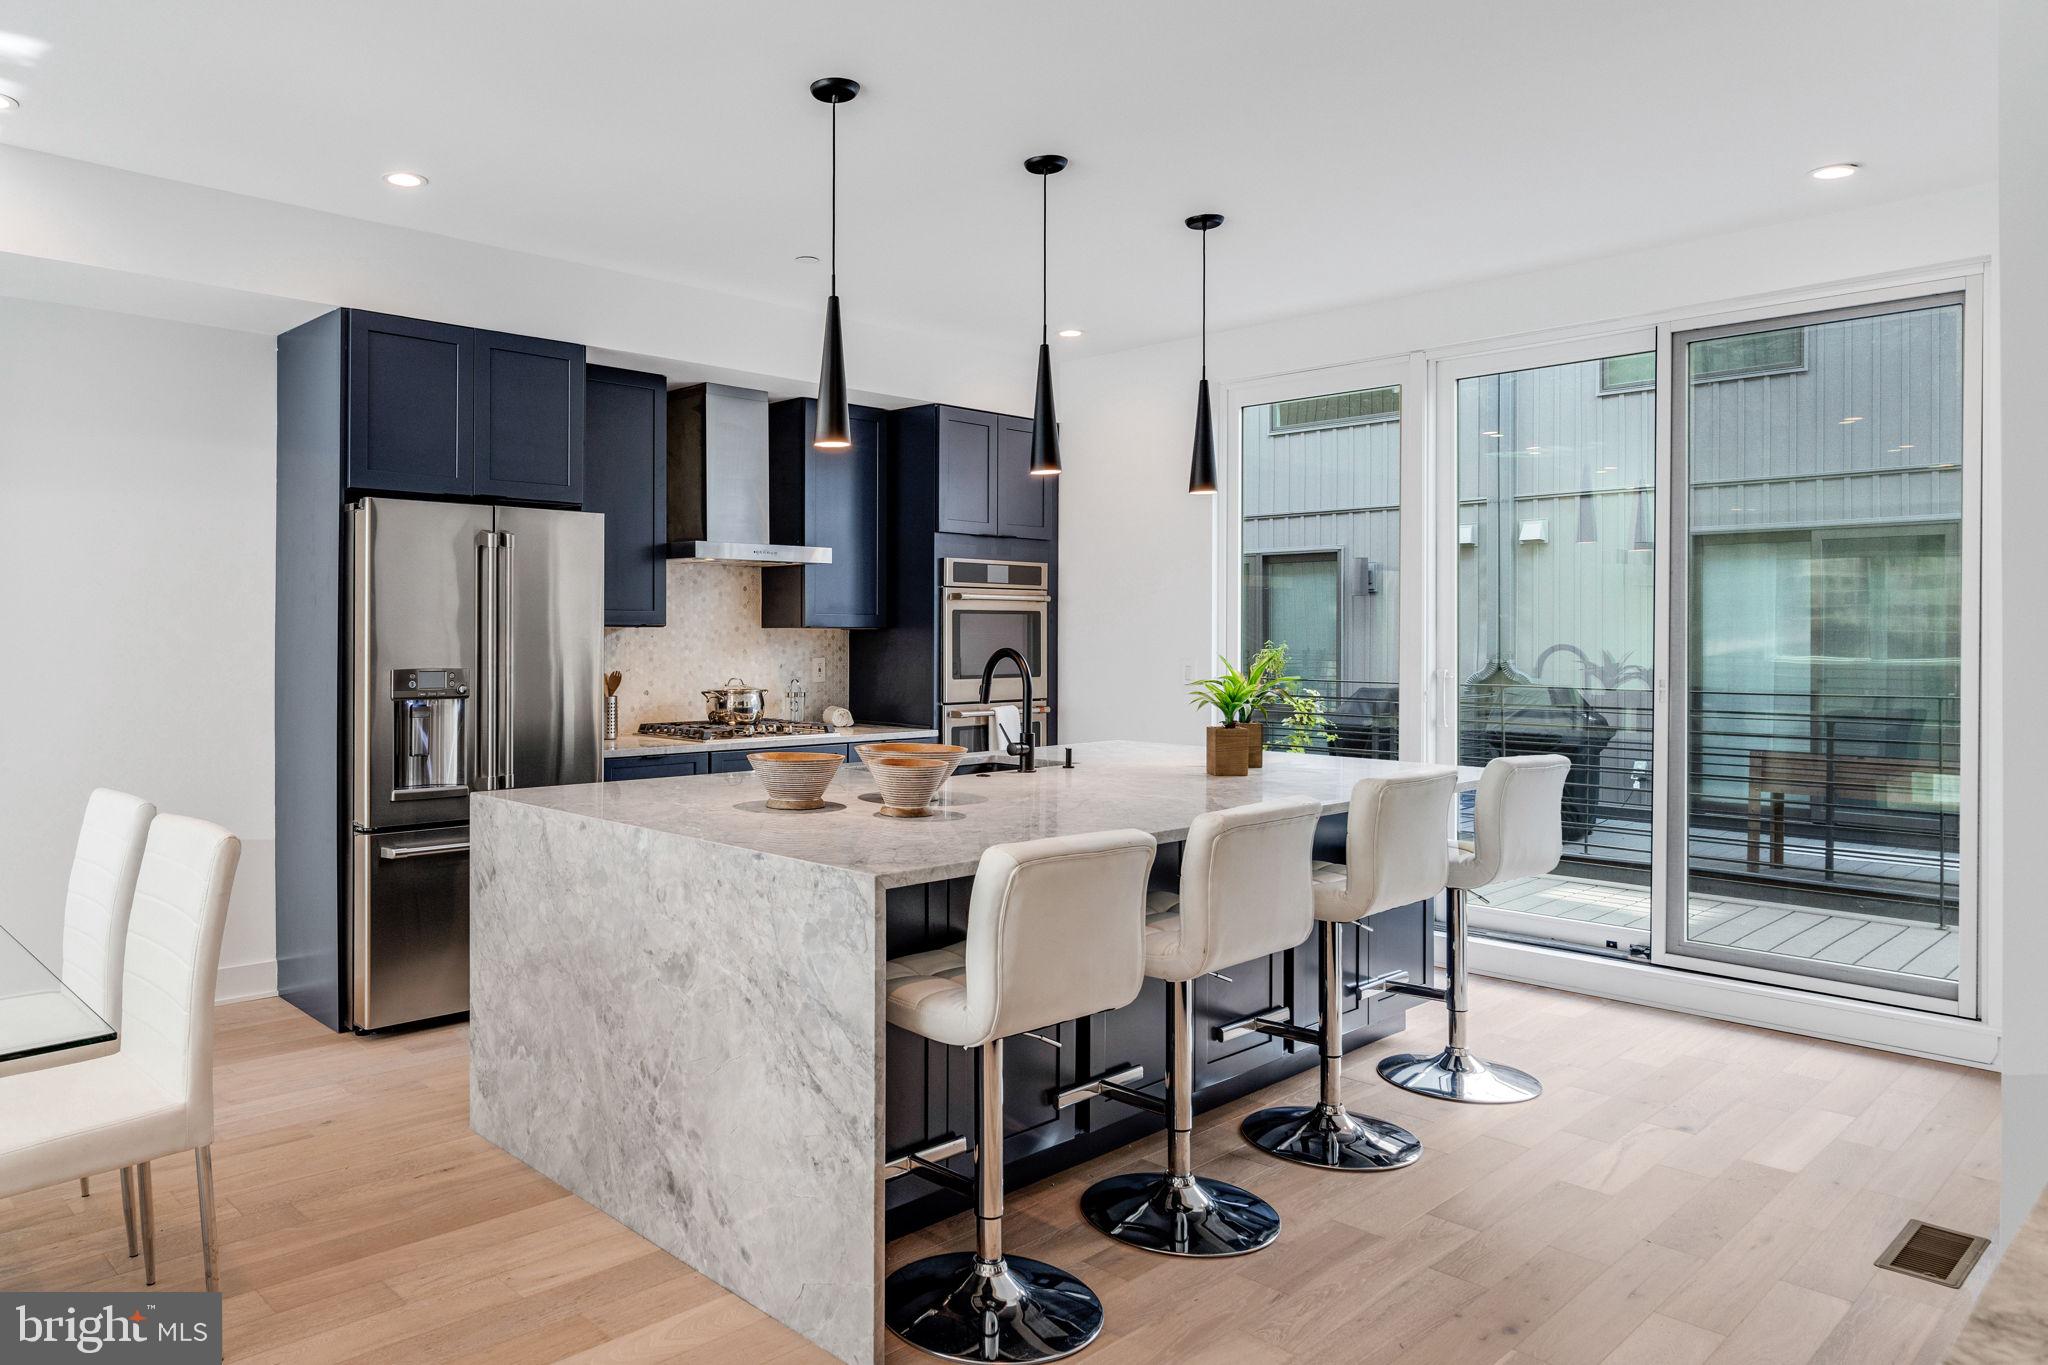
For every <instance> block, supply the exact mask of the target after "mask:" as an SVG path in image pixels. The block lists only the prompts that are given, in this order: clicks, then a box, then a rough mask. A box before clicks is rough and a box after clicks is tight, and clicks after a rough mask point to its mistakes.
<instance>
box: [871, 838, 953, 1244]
mask: <svg viewBox="0 0 2048 1365" xmlns="http://www.w3.org/2000/svg"><path fill="white" fill-rule="evenodd" d="M973 889H974V883H973V881H972V879H969V878H962V879H959V880H956V881H950V882H932V883H928V884H925V885H919V886H899V887H894V888H892V889H891V890H890V891H889V892H888V898H887V900H886V902H885V905H884V910H883V914H884V917H885V919H886V921H887V923H886V931H887V933H888V945H889V946H888V952H889V956H891V957H907V956H909V955H910V954H912V953H922V952H928V951H930V950H932V949H934V948H945V947H950V946H951V945H953V944H956V943H958V942H960V940H961V939H962V938H964V937H966V934H967V900H968V897H969V895H971V894H972V892H973ZM884 1034H885V1036H884V1039H883V1065H884V1068H885V1071H886V1081H887V1085H886V1090H885V1098H884V1101H883V1112H884V1117H885V1122H886V1128H885V1134H884V1143H885V1145H886V1147H887V1149H888V1152H889V1154H890V1155H891V1156H892V1157H893V1156H897V1155H900V1154H902V1153H904V1152H908V1151H913V1150H915V1149H916V1148H919V1147H925V1146H929V1145H930V1144H932V1143H934V1142H938V1141H940V1140H941V1139H943V1138H947V1137H964V1138H968V1139H970V1140H971V1139H972V1138H973V1136H974V1079H975V1073H974V1059H973V1057H972V1056H970V1055H969V1054H968V1052H967V1050H966V1049H964V1048H957V1047H946V1046H943V1045H942V1044H939V1043H934V1042H932V1041H931V1040H930V1039H928V1038H925V1037H922V1036H920V1035H918V1034H915V1033H912V1032H910V1031H909V1030H908V1029H900V1028H897V1027H895V1026H894V1025H890V1026H888V1027H887V1028H886V1029H885V1031H884ZM946 1164H947V1165H949V1166H951V1167H953V1168H954V1169H955V1170H958V1171H960V1172H961V1173H962V1174H968V1173H971V1172H972V1170H973V1169H974V1163H973V1161H972V1159H971V1158H968V1157H956V1158H954V1159H953V1160H951V1161H949V1162H947V1163H946ZM929 1193H930V1188H929V1187H928V1186H926V1185H925V1184H924V1183H923V1182H922V1181H917V1180H898V1181H895V1182H893V1183H892V1184H891V1185H890V1187H889V1195H890V1202H891V1203H892V1204H893V1203H900V1202H904V1201H905V1200H906V1199H908V1198H913V1197H916V1196H920V1195H928V1194H929Z"/></svg>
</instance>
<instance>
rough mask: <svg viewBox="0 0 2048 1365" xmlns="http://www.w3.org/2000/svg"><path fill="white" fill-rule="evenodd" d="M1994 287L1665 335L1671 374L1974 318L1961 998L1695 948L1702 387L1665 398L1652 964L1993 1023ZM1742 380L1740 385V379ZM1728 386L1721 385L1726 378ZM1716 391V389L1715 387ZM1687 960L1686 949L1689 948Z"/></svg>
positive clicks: (1923, 292)
mask: <svg viewBox="0 0 2048 1365" xmlns="http://www.w3.org/2000/svg"><path fill="white" fill-rule="evenodd" d="M1982 286H1983V277H1982V276H1981V275H1975V274H1972V275H1967V276H1964V277H1961V278H1955V277H1948V278H1943V277H1938V276H1937V277H1934V278H1922V279H1917V280H1914V281H1911V282H1908V283H1902V284H1898V285H1894V286H1890V287H1885V288H1877V289H1870V290H1864V291H1857V292H1854V293H1845V294H1838V295H1835V296H1832V297H1822V298H1809V299H1807V300H1805V301H1804V302H1800V301H1791V300H1786V301H1780V302H1778V303H1776V304H1770V305H1758V306H1756V307H1752V308H1747V309H1742V310H1735V311H1729V312H1725V313H1719V314H1713V315H1707V316H1701V317H1696V318H1684V319H1675V320H1673V321H1670V322H1666V323H1664V324H1662V325H1660V326H1659V328H1658V352H1659V356H1660V360H1659V368H1660V371H1661V372H1665V373H1672V374H1688V375H1689V370H1688V369H1687V367H1686V364H1685V362H1686V358H1687V357H1686V350H1685V348H1686V347H1687V346H1688V345H1691V344H1693V343H1694V342H1698V341H1702V340H1713V339H1715V338H1716V337H1719V336H1739V335H1742V334H1744V333H1746V332H1753V331H1775V330H1783V328H1782V327H1773V326H1771V325H1770V324H1772V323H1774V322H1777V323H1796V324H1797V325H1799V326H1801V327H1802V328H1803V327H1806V326H1812V325H1815V324H1820V323H1828V322H1838V321H1846V320H1849V319H1852V318H1857V317H1871V316H1877V315H1881V314H1886V313H1898V312H1910V311H1914V310H1916V309H1920V308H1935V307H1944V306H1948V305H1951V304H1953V305H1959V306H1960V307H1961V309H1962V366H1963V373H1962V396H1961V404H1962V422H1963V433H1962V452H1961V453H1962V461H1961V463H1962V467H1963V471H1964V480H1965V482H1964V490H1963V499H1962V510H1961V517H1960V522H1961V527H1960V552H1961V563H1960V570H1961V578H1962V601H1961V604H1960V610H1961V621H1962V651H1961V660H1960V662H1961V668H1962V680H1961V687H1960V689H1959V693H1958V705H1959V710H1960V713H1961V719H1962V736H1961V750H1962V752H1961V779H1960V784H1959V785H1960V790H1961V793H1962V800H1961V801H1960V803H1959V810H1958V817H1957V869H1956V879H1957V880H1956V885H1957V892H1956V911H1957V938H1958V941H1957V949H1958V953H1959V955H1960V957H1961V960H1962V970H1959V971H1958V973H1957V976H1956V981H1955V985H1956V994H1955V996H1954V998H1952V999H1951V998H1947V997H1946V996H1945V995H1944V994H1942V993H1939V992H1938V990H1926V991H1922V990H1918V989H1902V988H1901V984H1903V983H1899V978H1898V975H1897V974H1896V973H1882V974H1880V973H1876V972H1873V971H1869V970H1864V969H1858V968H1854V967H1839V966H1836V965H1835V964H1826V963H1818V962H1808V963H1807V964H1806V966H1805V969H1804V970H1801V971H1796V972H1795V971H1789V970H1783V969H1779V968H1773V967H1770V966H1766V965H1761V964H1760V962H1759V961H1758V959H1759V958H1764V957H1767V956H1768V955H1767V954H1759V953H1755V952H1742V953H1738V952H1736V951H1734V950H1732V949H1723V948H1719V947H1718V946H1717V945H1712V944H1696V943H1688V942H1687V940H1686V938H1685V929H1686V924H1687V914H1688V909H1689V906H1688V899H1687V887H1688V879H1687V868H1688V866H1689V863H1690V856H1689V852H1688V850H1687V848H1686V843H1685V833H1686V831H1687V829H1688V823H1687V821H1688V815H1689V808H1688V805H1687V803H1688V801H1689V797H1690V785H1691V784H1690V778H1689V774H1690V771H1691V768H1690V763H1691V755H1690V752H1689V750H1688V748H1687V744H1688V738H1689V737H1688V735H1687V734H1685V733H1682V732H1683V731H1685V730H1686V728H1687V726H1688V725H1689V724H1690V720H1691V718H1690V716H1689V714H1688V713H1687V711H1686V708H1685V702H1684V699H1685V698H1686V697H1687V696H1689V695H1690V688H1691V685H1692V679H1691V674H1692V649H1691V644H1690V632H1691V631H1692V629H1693V619H1692V601H1691V590H1692V589H1691V578H1690V574H1691V545H1690V540H1689V538H1688V537H1689V534H1690V525H1689V521H1688V517H1689V513H1688V511H1687V509H1688V508H1689V506H1690V503H1691V501H1692V485H1691V483H1690V481H1689V473H1688V452H1687V443H1686V417H1687V410H1688V404H1687V403H1686V402H1684V401H1681V397H1682V396H1683V397H1689V396H1690V394H1691V391H1692V389H1693V387H1694V384H1693V383H1692V382H1690V380H1689V381H1688V382H1687V383H1686V384H1684V385H1681V386H1668V387H1666V388H1664V389H1662V390H1660V392H1659V395H1658V417H1659V422H1658V427H1659V430H1658V447H1659V449H1658V486H1659V487H1665V488H1670V489H1672V490H1674V492H1673V494H1672V496H1669V497H1665V498H1660V499H1658V524H1657V539H1658V545H1659V547H1660V549H1659V554H1660V555H1661V556H1662V564H1661V566H1660V569H1659V572H1658V574H1657V596H1658V601H1657V617H1656V620H1657V645H1656V649H1657V659H1658V663H1659V673H1658V684H1657V695H1656V698H1655V704H1656V722H1655V738H1656V746H1655V757H1654V759H1653V764H1654V770H1655V771H1657V772H1660V773H1671V774H1675V775H1677V777H1676V780H1673V781H1669V782H1666V783H1663V784H1661V785H1662V786H1663V791H1662V792H1661V793H1660V795H1659V797H1658V799H1657V800H1656V802H1655V803H1654V805H1653V810H1652V824H1653V828H1652V834H1651V838H1652V843H1653V847H1655V848H1657V849H1658V850H1660V852H1659V855H1658V856H1656V857H1654V858H1653V859H1652V864H1651V902H1652V905H1651V913H1652V915H1653V916H1655V917H1656V920H1657V931H1656V933H1655V934H1653V936H1652V939H1651V961H1652V962H1653V963H1654V964H1655V965H1658V966H1663V967H1672V968H1676V969H1679V970H1682V971H1687V972H1692V973H1705V974H1709V975H1712V976H1718V977H1723V978H1727V979H1732V980H1736V981H1748V982H1755V983H1758V984H1763V985H1772V986H1785V987H1790V988H1792V989H1794V990H1797V991H1801V992H1805V993H1807V994H1810V995H1814V996H1833V997H1837V998H1840V999H1842V1000H1845V1001H1852V1002H1853V1001H1862V1002H1867V1003H1869V1004H1877V1005H1891V1006H1901V1007H1904V1008H1906V1009H1909V1010H1913V1011H1917V1012H1920V1013H1922V1014H1925V1015H1953V1016H1957V1017H1959V1018H1963V1019H1978V1018H1985V1017H1987V1011H1986V1010H1985V1009H1984V1001H1985V987H1986V983H1985V981H1984V980H1983V974H1984V964H1985V963H1986V962H1987V961H1989V960H1990V959H1989V958H1987V957H1986V956H1985V953H1984V943H1985V940H1986V933H1985V925H1984V918H1985V915H1984V904H1985V902H1984V898H1983V894H1982V852H1983V850H1982V845H1981V832H1980V831H1981V826H1982V816H1981V807H1982V790H1983V787H1982V783H1983V772H1984V754H1983V748H1982V734H1981V730H1982V724H1981V719H1980V713H1981V710H1982V703H1983V691H1982V677H1981V674H1982V662H1983V660H1982V651H1983V641H1982V611H1983V607H1982V593H1981V579H1982V574H1983V558H1982V555H1983V547H1982V506H1983V498H1984V489H1985V485H1986V483H1987V481H1988V478H1987V470H1986V468H1985V448H1984V440H1983V344H1984V339H1983V309H1984V303H1983V293H1982ZM1729 377H1735V376H1729ZM1716 378H1719V377H1718V376H1717V377H1716ZM1704 382H1715V381H1714V380H1708V381H1704ZM1681 946H1682V947H1683V949H1684V950H1683V951H1680V947H1681Z"/></svg>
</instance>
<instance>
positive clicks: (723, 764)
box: [710, 744, 846, 773]
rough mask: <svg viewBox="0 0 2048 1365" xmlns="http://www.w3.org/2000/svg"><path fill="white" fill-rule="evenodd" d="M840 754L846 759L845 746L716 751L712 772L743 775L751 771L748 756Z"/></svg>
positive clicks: (796, 745)
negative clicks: (767, 754) (768, 754)
mask: <svg viewBox="0 0 2048 1365" xmlns="http://www.w3.org/2000/svg"><path fill="white" fill-rule="evenodd" d="M761 753H778V754H838V755H839V756H840V757H841V758H844V757H846V746H845V745H844V744H764V745H762V746H761V747H760V748H758V749H714V750H712V752H711V755H710V758H711V771H712V772H715V773H743V772H747V771H750V768H749V765H748V763H747V755H748V754H761Z"/></svg>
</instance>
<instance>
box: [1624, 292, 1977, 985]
mask: <svg viewBox="0 0 2048 1365" xmlns="http://www.w3.org/2000/svg"><path fill="white" fill-rule="evenodd" d="M1966 321H1967V320H1966V316H1965V308H1964V300H1963V297H1962V296H1961V295H1942V296H1937V297H1932V298H1916V299H1904V300H1899V301H1894V302H1884V303H1877V304H1871V305H1868V306H1863V307H1857V308H1851V309H1843V310H1837V311H1834V312H1828V313H1817V314H1811V315H1806V316H1800V317H1789V318H1774V319H1770V320H1769V321H1767V322H1745V323H1736V324H1732V325H1729V326H1723V327H1715V328H1710V329H1703V330H1698V331H1692V332H1681V333H1678V334H1677V335H1675V336H1674V337H1673V338H1672V340H1671V344H1670V347H1669V350H1668V355H1669V358H1670V359H1669V364H1670V367H1671V369H1672V370H1673V371H1674V373H1676V374H1677V375H1680V376H1682V383H1680V384H1678V385H1677V386H1676V391H1675V392H1674V393H1673V394H1672V396H1671V397H1672V405H1671V416H1672V443H1671V444H1672V471H1673V472H1672V479H1673V482H1674V484H1676V485H1678V486H1682V487H1683V488H1684V489H1685V493H1686V496H1685V497H1684V499H1683V500H1682V501H1681V502H1680V504H1679V505H1678V506H1677V507H1675V508H1674V509H1673V511H1674V517H1675V522H1674V527H1675V530H1676V535H1675V536H1674V542H1675V544H1674V549H1675V551H1676V552H1675V553H1674V554H1673V555H1672V557H1671V564H1670V575H1671V577H1670V593H1669V597H1670V601H1671V607H1672V628H1671V637H1670V641H1669V648H1670V649H1671V650H1672V652H1673V654H1674V659H1673V663H1674V665H1675V672H1674V677H1675V679H1677V680H1680V681H1682V686H1676V685H1675V688H1674V692H1673V695H1672V698H1671V706H1672V715H1673V718H1674V722H1675V724H1674V729H1673V740H1674V744H1675V753H1674V758H1675V759H1676V760H1677V762H1678V763H1679V764H1680V765H1681V767H1682V771H1683V773H1684V781H1683V782H1682V783H1674V784H1671V790H1670V792H1669V793H1668V796H1667V801H1668V805H1667V809H1666V819H1665V822H1664V823H1665V829H1666V832H1667V838H1668V840H1669V841H1670V842H1671V844H1672V846H1673V850H1674V857H1673V859H1672V874H1671V877H1670V879H1669V882H1668V884H1667V890H1666V894H1665V907H1664V909H1665V914H1664V918H1663V922H1662V926H1661V927H1662V932H1661V934H1660V936H1659V943H1658V956H1659V959H1660V960H1664V961H1668V962H1670V963H1672V964H1673V965H1684V966H1691V967H1695V968H1699V969H1702V970H1712V971H1717V972H1720V973H1723V974H1733V975H1745V976H1752V977H1756V978H1759V979H1764V980H1773V981H1782V982H1790V983H1794V984H1801V985H1806V986H1809V987H1812V988H1815V989H1821V990H1825V991H1829V992H1831V993H1837V994H1850V995H1859V996H1863V997H1866V998H1872V999H1880V1000H1892V1001H1897V1002H1901V1003H1918V1004H1921V1005H1922V1006H1923V1007H1933V1008H1943V1007H1946V1008H1948V1009H1952V1010H1962V1009H1964V1008H1965V1006H1966V1005H1968V1004H1970V1003H1971V999H1970V993H1971V992H1973V990H1974V979H1973V978H1974V971H1973V963H1974V947H1975V940H1974V923H1975V920H1974V915H1973V914H1971V913H1970V911H1971V904H1972V903H1971V899H1970V897H1969V895H1968V894H1967V893H1968V887H1967V885H1966V878H1967V875H1968V872H1969V869H1968V867H1967V866H1966V859H1965V853H1966V851H1967V849H1968V837H1969V829H1970V822H1971V821H1972V820H1973V819H1974V812H1973V810H1972V809H1971V803H1970V800H1969V793H1970V791H1971V789H1972V786H1973V783H1974V771H1975V765H1974V754H1973V749H1974V744H1973V742H1972V737H1973V734H1974V719H1973V712H1974V707H1973V706H1972V705H1971V704H1970V701H1969V699H1970V698H1971V697H1972V696H1973V695H1974V678H1975V668H1974V658H1975V648H1974V631H1973V625H1972V622H1973V620H1974V610H1973V609H1972V608H1973V606H1974V598H1973V588H1972V583H1973V578H1974V570H1973V569H1972V568H1971V565H1972V564H1973V563H1974V554H1975V546H1974V538H1975V518H1974V514H1973V511H1972V505H1973V501H1974V498H1975V486H1976V480H1977V475H1978V471H1977V469H1976V468H1975V465H1974V458H1975V456H1974V452H1975V440H1974V423H1973V418H1972V416H1971V413H1972V410H1973V406H1974V402H1973V398H1972V388H1973V384H1972V379H1971V376H1970V374H1969V372H1968V368H1967V366H1966V354H1967V350H1968V348H1967V347H1966V344H1965V327H1966Z"/></svg>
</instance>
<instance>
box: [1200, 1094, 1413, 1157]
mask: <svg viewBox="0 0 2048 1365" xmlns="http://www.w3.org/2000/svg"><path fill="white" fill-rule="evenodd" d="M1240 1131H1241V1132H1243V1134H1244V1140H1245V1141H1246V1142H1249V1143H1250V1144H1251V1145H1252V1146H1254V1147H1256V1148H1258V1149H1259V1150H1260V1151H1262V1152H1265V1153H1267V1154H1268V1155H1270V1156H1277V1157H1279V1158H1280V1159H1281V1160H1282V1161H1292V1162H1295V1163H1297V1164H1299V1165H1302V1166H1315V1167H1319V1168H1321V1169H1323V1170H1326V1171H1395V1170H1399V1169H1400V1168H1401V1167H1403V1166H1412V1165H1414V1164H1415V1163H1416V1162H1417V1161H1419V1160H1421V1159H1422V1139H1421V1138H1418V1137H1416V1136H1415V1134H1413V1133H1411V1132H1409V1131H1408V1130H1407V1129H1406V1128H1401V1127H1397V1126H1395V1125H1394V1124H1391V1123H1388V1122H1387V1121H1386V1120H1384V1119H1372V1118H1364V1117H1361V1116H1360V1115H1357V1114H1353V1113H1351V1112H1350V1111H1348V1110H1345V1109H1339V1108H1336V1107H1334V1106H1332V1105H1327V1104H1312V1105H1301V1104H1288V1105H1281V1106H1279V1107H1277V1108H1273V1109H1261V1110H1259V1111H1258V1112H1257V1113H1256V1114H1253V1115H1251V1116H1250V1117H1249V1118H1247V1119H1246V1120H1245V1121H1244V1125H1243V1127H1242V1128H1241V1129H1240Z"/></svg>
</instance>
